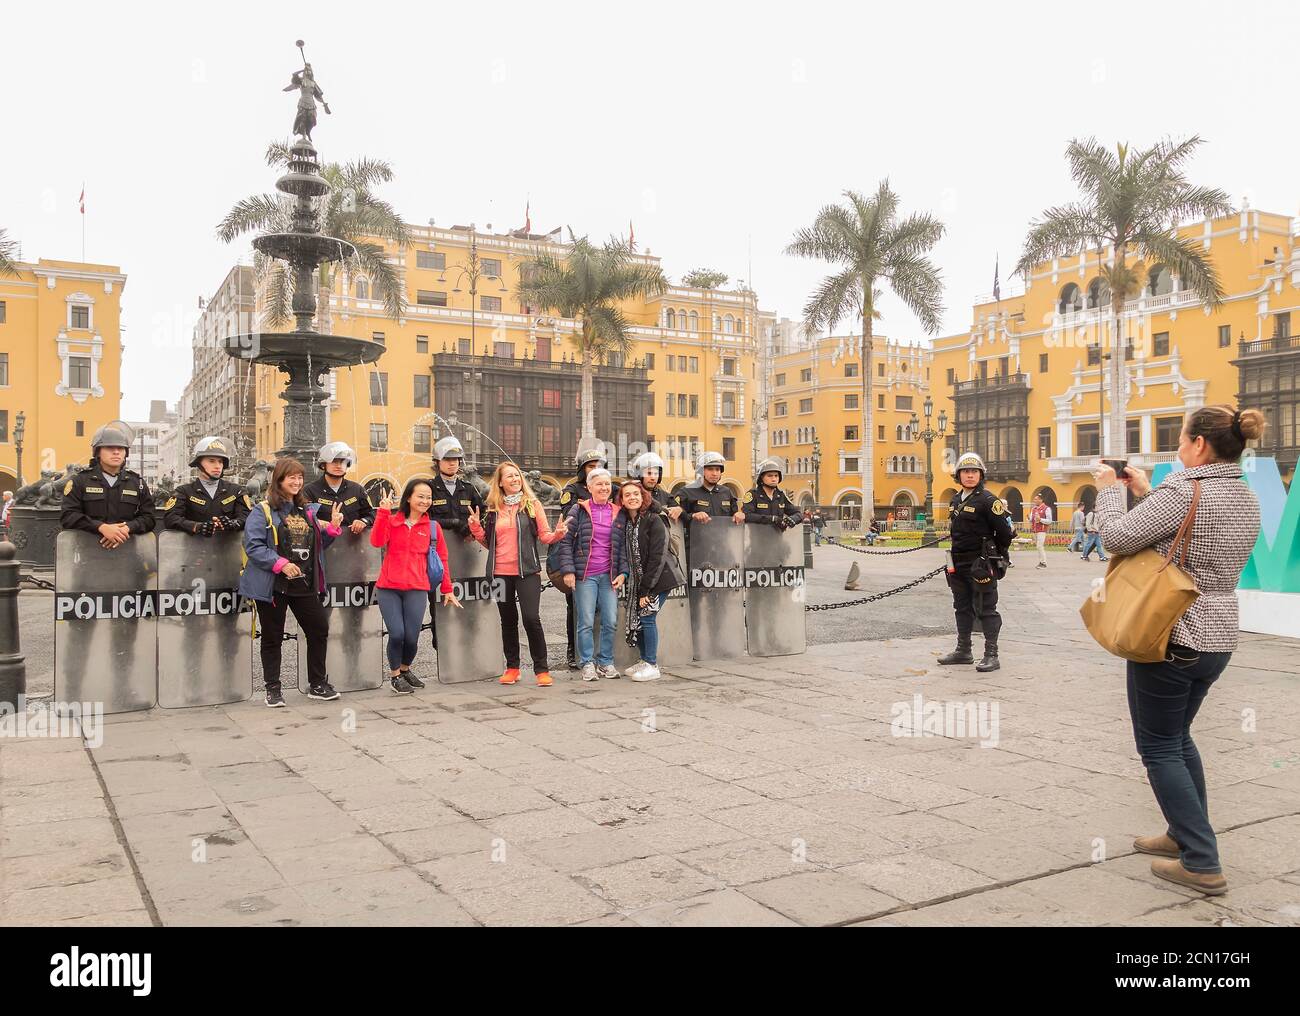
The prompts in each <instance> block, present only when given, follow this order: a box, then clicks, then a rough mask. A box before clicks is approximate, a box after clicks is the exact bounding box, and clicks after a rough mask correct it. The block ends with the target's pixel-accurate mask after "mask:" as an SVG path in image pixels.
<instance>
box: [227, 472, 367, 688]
mask: <svg viewBox="0 0 1300 1016" xmlns="http://www.w3.org/2000/svg"><path fill="white" fill-rule="evenodd" d="M302 485H303V468H302V464H301V463H300V462H298V461H296V460H295V459H290V458H284V459H280V460H279V461H278V462H277V463H276V464H275V470H274V471H273V472H272V473H271V481H270V483H268V484H267V496H266V500H265V501H263V502H262V503H261V504H260V505H258V506H257V507H256V508H254V509H253V510H252V511H251V512H250V513H249V515H248V521H247V522H246V523H245V524H244V552H245V554H247V555H248V564H247V565H246V566H245V568H244V573H243V574H242V575H241V576H240V577H239V593H240V595H241V596H244V597H247V598H248V599H250V600H253V601H254V603H255V605H256V607H257V621H258V624H259V625H260V626H261V628H262V646H261V653H262V677H263V680H264V682H265V684H266V704H267V705H268V706H270V707H271V708H278V707H282V706H283V705H284V695H283V694H282V693H281V691H280V650H281V647H282V645H283V643H284V621H285V616H286V614H287V612H288V611H290V610H292V611H293V616H294V617H295V618H296V619H297V621H298V628H299V629H300V631H301V632H302V637H303V638H304V639H305V640H306V642H307V680H308V684H309V685H310V686H311V690H310V691H308V692H307V697H308V698H313V699H319V700H320V701H323V702H325V701H330V700H331V699H336V698H338V697H339V693H338V692H337V691H335V690H334V688H333V687H331V685H330V683H329V680H328V679H327V675H326V671H325V641H326V639H327V638H328V637H329V631H330V612H329V608H328V607H326V606H325V605H324V603H322V602H321V595H322V594H323V593H324V592H325V548H326V547H328V546H329V545H330V544H331V543H333V542H334V537H336V536H338V535H339V534H340V533H341V532H342V531H343V515H342V512H341V510H340V507H339V506H338V505H335V506H334V514H333V516H332V517H331V519H330V521H329V522H328V523H327V522H325V521H323V520H321V519H320V518H318V515H319V512H320V510H321V506H320V505H319V504H309V503H308V502H307V499H306V497H304V496H303V493H302Z"/></svg>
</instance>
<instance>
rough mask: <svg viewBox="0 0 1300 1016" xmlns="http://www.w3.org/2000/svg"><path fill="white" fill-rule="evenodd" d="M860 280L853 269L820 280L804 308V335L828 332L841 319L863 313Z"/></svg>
mask: <svg viewBox="0 0 1300 1016" xmlns="http://www.w3.org/2000/svg"><path fill="white" fill-rule="evenodd" d="M862 289H863V287H862V280H861V277H860V276H859V275H858V273H857V272H856V271H854V270H853V269H852V268H846V269H844V270H843V271H841V272H838V273H836V274H835V275H829V276H827V277H826V278H824V279H822V281H821V283H820V284H818V286H817V288H816V290H814V291H813V294H812V295H811V296H810V297H808V302H807V303H806V304H804V308H803V317H804V334H806V335H813V334H816V333H817V332H820V331H821V330H822V329H827V330H831V329H833V328H834V327H835V326H836V324H838V323H839V322H840V320H841V319H842V318H846V317H849V316H850V315H853V314H857V313H858V312H860V311H861V309H862Z"/></svg>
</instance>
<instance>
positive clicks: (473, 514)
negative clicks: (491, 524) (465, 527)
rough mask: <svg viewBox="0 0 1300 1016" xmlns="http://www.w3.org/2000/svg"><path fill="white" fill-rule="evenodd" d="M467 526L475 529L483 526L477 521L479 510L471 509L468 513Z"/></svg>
mask: <svg viewBox="0 0 1300 1016" xmlns="http://www.w3.org/2000/svg"><path fill="white" fill-rule="evenodd" d="M469 524H470V525H471V526H475V527H481V526H482V525H483V523H482V522H480V521H479V510H478V509H477V508H475V509H473V510H472V511H471V512H470V513H469Z"/></svg>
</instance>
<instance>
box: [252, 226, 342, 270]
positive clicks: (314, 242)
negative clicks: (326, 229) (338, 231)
mask: <svg viewBox="0 0 1300 1016" xmlns="http://www.w3.org/2000/svg"><path fill="white" fill-rule="evenodd" d="M253 247H254V248H256V249H257V250H258V251H260V252H261V253H262V254H265V255H266V256H267V257H270V258H276V259H277V260H280V261H287V262H289V264H291V265H294V266H295V267H296V266H299V265H303V266H306V267H308V268H311V269H313V270H314V269H316V268H317V267H319V266H320V265H323V264H325V262H327V261H345V260H347V259H348V258H351V257H355V256H356V253H357V249H356V247H354V246H353V245H352V244H350V243H348V241H346V240H340V239H339V238H338V237H336V236H321V235H320V234H319V233H267V234H266V235H264V236H259V237H257V238H256V239H255V240H254V241H253Z"/></svg>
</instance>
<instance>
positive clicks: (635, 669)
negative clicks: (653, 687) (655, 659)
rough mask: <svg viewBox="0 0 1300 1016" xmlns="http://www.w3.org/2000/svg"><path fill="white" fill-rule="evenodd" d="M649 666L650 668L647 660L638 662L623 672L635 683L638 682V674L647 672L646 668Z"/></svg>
mask: <svg viewBox="0 0 1300 1016" xmlns="http://www.w3.org/2000/svg"><path fill="white" fill-rule="evenodd" d="M648 666H649V664H648V663H646V661H645V660H637V662H636V663H634V664H632V666H630V667H628V668H627V670H625V671H623V673H624V674H625V675H626V676H627V677H630V678H631V679H632V680H633V681H635V680H636V676H637V674H639V673H641V671H643V670H645V668H646V667H648Z"/></svg>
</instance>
